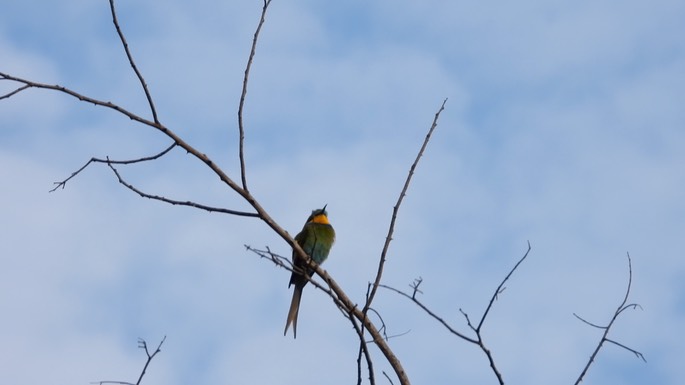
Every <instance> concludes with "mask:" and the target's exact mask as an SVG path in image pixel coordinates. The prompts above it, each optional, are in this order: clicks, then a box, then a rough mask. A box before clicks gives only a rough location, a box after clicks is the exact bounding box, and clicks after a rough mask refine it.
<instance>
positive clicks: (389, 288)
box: [378, 284, 478, 344]
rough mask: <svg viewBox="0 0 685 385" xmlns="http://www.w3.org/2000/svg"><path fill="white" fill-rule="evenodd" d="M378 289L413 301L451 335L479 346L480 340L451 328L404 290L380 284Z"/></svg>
mask: <svg viewBox="0 0 685 385" xmlns="http://www.w3.org/2000/svg"><path fill="white" fill-rule="evenodd" d="M378 287H382V288H384V289H388V290H390V291H394V292H395V293H397V294H399V295H401V296H404V297H406V298H408V299H409V300H411V301H412V302H414V303H415V304H416V305H418V306H419V307H420V308H421V309H422V310H423V311H425V312H426V314H428V315H429V316H431V317H433V319H435V320H436V321H438V322H440V324H442V326H444V327H445V328H446V329H447V330H448V331H449V332H450V333H452V334H454V335H455V336H457V337H459V338H461V339H463V340H465V341H468V342H470V343H472V344H478V340H476V339H474V338H471V337H469V336H466V335H464V334H463V333H460V332H459V331H457V330H456V329H454V328H453V327H452V326H450V324H448V323H447V321H445V320H444V319H443V318H441V317H440V316H439V315H437V314H435V313H434V312H433V311H431V310H430V309H429V308H428V307H427V306H426V305H424V304H423V303H422V302H421V301H419V300H418V299H417V298H416V297H415V296H413V295H409V294H407V293H405V292H403V291H402V290H398V289H395V288H394V287H391V286H387V285H383V284H379V285H378Z"/></svg>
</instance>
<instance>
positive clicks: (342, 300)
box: [250, 207, 411, 385]
mask: <svg viewBox="0 0 685 385" xmlns="http://www.w3.org/2000/svg"><path fill="white" fill-rule="evenodd" d="M259 209H260V210H262V209H261V207H259ZM264 215H265V216H263V217H262V220H264V221H265V222H267V223H269V225H270V226H271V223H270V222H269V221H272V220H271V218H270V217H268V215H266V213H265V214H264ZM272 228H273V229H274V230H275V231H276V232H277V233H278V234H279V235H281V236H282V237H283V239H286V241H287V242H288V243H289V244H290V246H291V247H292V248H293V251H294V252H295V253H297V254H298V256H299V257H300V258H302V260H303V261H306V262H307V264H308V266H305V268H306V269H312V270H314V271H315V272H316V274H317V275H318V276H319V277H321V279H323V281H324V282H325V283H326V285H327V286H328V287H324V286H323V285H322V284H320V283H318V282H317V281H316V280H314V279H312V277H310V276H307V275H305V277H307V279H308V280H309V282H311V283H312V285H314V287H316V288H318V289H321V290H322V291H324V292H325V293H326V294H328V295H329V296H330V297H331V298H332V299H333V301H334V302H335V304H336V305H337V306H338V307H339V308H340V309H341V311H343V312H344V313H345V314H351V315H352V316H354V317H355V318H356V319H357V320H358V321H360V322H361V324H362V326H363V327H364V329H366V330H367V331H368V332H369V334H370V335H371V337H372V339H373V343H374V344H376V346H377V347H378V349H379V350H380V351H381V353H382V354H383V356H384V357H385V359H386V360H387V361H388V363H389V364H390V366H392V368H393V371H394V372H395V374H396V375H397V378H398V379H399V381H400V384H401V385H409V384H410V383H411V382H410V381H409V377H408V376H407V373H406V372H405V371H404V367H403V366H402V363H401V362H400V360H399V359H398V358H397V356H395V353H394V352H393V351H392V349H390V346H389V345H388V343H387V341H385V339H384V338H383V335H382V334H381V332H380V331H379V330H378V328H376V325H374V323H373V322H371V321H370V320H369V319H368V318H367V316H366V313H364V312H362V311H361V310H360V309H359V308H358V307H357V306H356V305H355V303H354V302H352V300H350V298H349V297H348V296H347V294H345V292H344V291H343V290H342V288H341V287H340V285H338V283H337V282H335V281H334V280H333V278H331V276H330V275H329V274H328V272H327V271H326V270H324V269H322V268H321V266H319V265H317V264H316V263H314V262H313V261H312V260H311V258H309V256H308V255H307V254H306V253H305V252H304V251H303V250H302V248H301V247H300V246H299V245H298V244H297V242H294V241H293V239H292V238H291V237H290V235H289V234H288V233H287V232H285V230H283V229H282V228H281V227H280V226H278V225H277V224H275V223H274V224H273V226H272ZM281 232H283V233H281ZM250 250H252V251H253V252H256V253H258V254H259V252H258V251H257V250H255V249H251V248H250ZM265 255H266V253H265ZM267 259H271V257H270V256H268V257H267ZM281 266H282V267H284V268H285V269H287V270H289V271H293V269H292V268H291V267H288V266H285V265H281Z"/></svg>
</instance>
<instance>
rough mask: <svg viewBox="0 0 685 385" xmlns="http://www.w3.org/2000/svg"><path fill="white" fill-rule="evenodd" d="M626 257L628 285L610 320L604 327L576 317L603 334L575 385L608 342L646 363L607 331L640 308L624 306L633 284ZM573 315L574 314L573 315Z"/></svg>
mask: <svg viewBox="0 0 685 385" xmlns="http://www.w3.org/2000/svg"><path fill="white" fill-rule="evenodd" d="M626 255H627V257H628V285H627V286H626V292H625V295H624V296H623V301H621V304H620V305H618V307H617V308H616V311H615V312H614V314H613V316H612V317H611V320H610V321H609V323H608V324H607V326H605V327H601V326H597V325H596V324H593V323H590V322H588V321H585V320H584V319H582V318H580V317H579V316H577V315H576V318H579V319H580V320H581V321H583V322H585V323H586V324H588V325H590V326H594V327H597V328H600V329H603V330H604V333H602V338H600V340H599V342H598V343H597V346H596V347H595V349H594V351H593V352H592V354H591V355H590V359H588V361H587V363H586V364H585V367H584V368H583V370H582V371H581V372H580V375H579V376H578V379H576V382H575V385H578V384H580V383H581V382H582V381H583V378H584V377H585V375H586V374H587V371H588V370H589V369H590V366H592V363H593V362H594V361H595V358H596V357H597V354H599V351H600V350H601V349H602V346H603V345H604V343H605V342H610V343H612V344H614V345H616V346H619V347H622V348H624V349H626V350H628V351H629V352H631V353H633V354H635V355H636V356H637V357H638V358H641V359H642V360H643V361H645V362H647V360H646V359H645V357H644V355H642V353H640V352H638V351H637V350H635V349H631V348H629V347H627V346H625V345H623V344H621V343H618V342H616V341H614V340H612V339H609V337H608V335H609V331H611V327H612V326H613V325H614V322H616V320H617V319H618V316H619V315H620V314H621V313H623V311H624V310H626V309H628V308H632V309H636V308H638V307H640V305H638V304H628V305H626V302H628V297H629V296H630V289H631V286H632V284H633V262H632V260H631V258H630V253H626ZM574 315H575V314H574Z"/></svg>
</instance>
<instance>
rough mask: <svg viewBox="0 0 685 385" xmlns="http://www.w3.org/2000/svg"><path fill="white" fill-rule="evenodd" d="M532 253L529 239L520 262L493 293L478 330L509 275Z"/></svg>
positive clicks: (478, 328)
mask: <svg viewBox="0 0 685 385" xmlns="http://www.w3.org/2000/svg"><path fill="white" fill-rule="evenodd" d="M529 253H530V241H528V250H526V253H525V254H524V255H523V257H521V259H519V261H518V262H516V265H514V267H513V268H512V269H511V270H510V271H509V274H507V276H506V277H504V279H503V280H502V282H500V284H499V286H497V289H496V290H495V293H494V294H493V295H492V297H491V298H490V303H488V307H487V308H486V309H485V312H483V316H482V317H481V318H480V322H478V326H477V327H476V331H477V332H480V329H481V328H482V327H483V322H485V318H486V317H487V316H488V313H489V312H490V309H491V308H492V304H493V303H494V302H495V300H496V299H497V296H498V295H500V294H501V293H502V291H503V290H504V289H503V286H504V284H505V283H506V282H507V281H508V280H509V277H511V275H512V274H514V272H515V271H516V269H518V267H519V265H521V263H522V262H523V261H524V260H525V259H526V258H527V257H528V254H529Z"/></svg>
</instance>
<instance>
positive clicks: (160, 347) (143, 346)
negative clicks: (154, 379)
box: [136, 336, 166, 385]
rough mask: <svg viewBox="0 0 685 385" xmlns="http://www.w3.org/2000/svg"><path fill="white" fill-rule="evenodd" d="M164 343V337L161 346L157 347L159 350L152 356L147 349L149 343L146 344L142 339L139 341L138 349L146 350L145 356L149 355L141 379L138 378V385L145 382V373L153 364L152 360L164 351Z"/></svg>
mask: <svg viewBox="0 0 685 385" xmlns="http://www.w3.org/2000/svg"><path fill="white" fill-rule="evenodd" d="M164 341H166V336H164V338H162V340H161V341H160V342H159V345H157V349H155V351H154V352H153V353H152V354H150V352H149V351H148V349H147V343H146V342H145V340H144V339H142V338H139V339H138V347H140V348H143V349H145V354H147V362H146V363H145V366H144V367H143V371H142V372H140V377H138V381H137V382H136V385H140V382H141V381H142V380H143V376H145V372H146V371H147V367H148V366H149V365H150V362H152V359H153V358H155V356H156V355H157V353H159V352H161V351H162V344H164Z"/></svg>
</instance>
